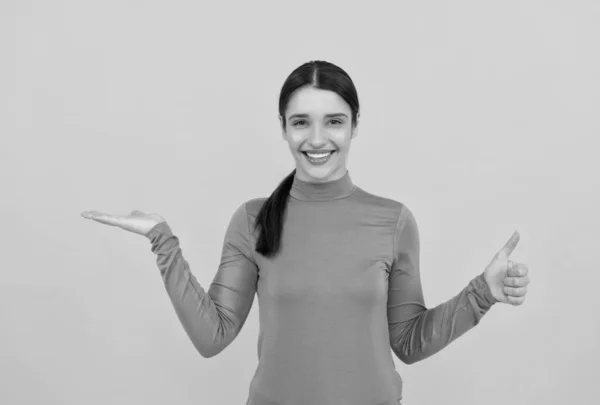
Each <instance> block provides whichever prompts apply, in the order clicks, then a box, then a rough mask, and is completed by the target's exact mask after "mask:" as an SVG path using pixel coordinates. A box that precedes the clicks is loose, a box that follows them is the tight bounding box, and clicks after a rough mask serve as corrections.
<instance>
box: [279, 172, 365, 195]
mask: <svg viewBox="0 0 600 405" xmlns="http://www.w3.org/2000/svg"><path fill="white" fill-rule="evenodd" d="M355 188H356V186H355V185H354V183H353V182H352V179H351V178H350V172H349V171H348V170H346V174H344V175H343V176H342V177H340V178H339V179H337V180H333V181H328V182H325V183H311V182H307V181H303V180H300V179H298V177H297V176H296V175H294V182H293V183H292V188H291V189H290V196H292V197H293V198H295V199H297V200H301V201H327V200H336V199H338V198H344V197H347V196H349V195H350V194H352V192H353V191H354V189H355Z"/></svg>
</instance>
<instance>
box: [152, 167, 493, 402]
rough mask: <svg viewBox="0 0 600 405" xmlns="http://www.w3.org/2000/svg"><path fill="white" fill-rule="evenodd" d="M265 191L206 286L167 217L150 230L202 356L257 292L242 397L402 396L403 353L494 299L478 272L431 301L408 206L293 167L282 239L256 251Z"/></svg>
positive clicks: (236, 224) (236, 228)
mask: <svg viewBox="0 0 600 405" xmlns="http://www.w3.org/2000/svg"><path fill="white" fill-rule="evenodd" d="M265 201H266V198H255V199H252V200H249V201H246V202H245V203H243V204H241V205H240V206H239V208H237V210H236V211H235V212H234V214H233V216H232V218H231V220H230V223H229V225H228V227H227V231H226V234H225V238H224V242H223V249H222V252H221V261H220V265H219V267H218V270H217V272H216V274H215V276H214V279H213V281H212V283H211V285H210V287H209V289H208V292H207V291H206V290H205V289H204V288H203V287H202V286H201V285H200V284H199V283H198V281H197V280H196V278H195V277H194V275H193V274H192V272H191V270H190V267H189V265H188V263H187V261H186V260H185V259H184V257H183V254H182V250H181V248H180V246H179V239H178V238H177V236H175V235H174V234H173V232H172V230H171V228H170V227H169V225H168V224H167V223H166V222H163V223H160V224H158V225H156V226H155V227H154V228H153V229H152V230H151V231H150V232H149V233H148V234H147V237H148V239H149V240H150V242H151V245H152V249H151V250H152V252H154V253H155V254H156V255H157V265H158V268H159V270H160V274H161V276H162V279H163V281H164V285H165V288H166V291H167V293H168V295H169V297H170V299H171V302H172V303H173V307H174V309H175V312H176V314H177V316H178V318H179V320H180V322H181V324H182V325H183V328H184V329H185V331H186V333H187V335H188V336H189V338H190V340H191V341H192V343H193V344H194V346H195V347H196V349H197V350H198V352H199V353H200V354H201V355H202V356H203V357H206V358H209V357H212V356H215V355H217V354H218V353H220V352H221V351H222V350H223V349H225V348H226V347H227V346H228V345H229V344H230V343H231V342H232V341H233V340H234V339H235V337H236V336H237V335H238V334H239V333H240V330H241V328H242V326H243V325H244V323H245V321H246V318H247V316H248V313H249V312H250V309H251V307H252V304H253V302H254V296H255V294H256V295H258V302H259V304H258V305H259V323H260V331H259V336H258V347H257V349H258V366H257V368H256V372H255V374H254V377H253V379H252V382H251V383H250V388H249V395H248V400H247V402H246V405H392V404H394V405H398V404H399V403H400V400H401V398H402V378H401V377H400V375H399V374H398V372H397V371H396V369H395V366H394V363H393V359H392V355H391V353H392V352H393V353H395V355H396V356H397V357H398V358H399V359H400V360H401V361H402V362H404V363H406V364H411V363H414V362H416V361H419V360H423V359H425V358H427V357H429V356H431V355H432V354H434V353H436V352H438V351H440V350H441V349H442V348H444V347H446V346H448V345H449V344H450V343H451V342H452V341H453V340H455V339H456V338H458V337H459V336H461V335H462V334H464V333H465V332H466V331H467V330H469V329H471V328H472V327H473V326H475V325H477V324H478V323H479V321H480V319H481V318H482V316H483V315H484V314H485V313H486V312H487V311H488V310H489V309H490V308H491V306H492V305H493V304H494V303H496V302H497V301H496V300H495V299H494V297H493V296H492V295H491V292H490V290H489V287H488V286H487V283H486V282H485V280H484V278H483V273H481V274H479V275H477V276H476V277H474V278H473V279H472V280H471V281H470V282H469V283H468V285H467V286H465V287H464V288H463V289H462V291H460V292H459V293H458V294H457V295H456V296H454V297H453V298H451V299H449V300H448V301H446V302H444V303H442V304H439V305H438V306H436V307H433V308H427V307H426V306H425V303H424V298H423V291H422V288H421V279H420V267H419V233H418V229H417V222H416V220H415V217H414V216H413V214H412V212H411V211H410V210H409V209H408V207H407V206H406V205H404V204H402V203H400V202H397V201H395V200H392V199H388V198H384V197H380V196H376V195H373V194H370V193H368V192H366V191H364V190H363V189H361V188H360V187H358V186H356V185H355V184H354V183H353V182H352V180H351V178H350V173H349V172H348V171H346V174H345V175H344V176H343V177H341V178H339V179H337V180H333V181H330V182H326V183H310V182H306V181H302V180H299V179H298V178H297V177H295V178H294V182H293V185H292V189H291V190H290V196H289V199H288V207H287V211H286V215H285V219H284V225H283V233H282V239H281V250H280V252H279V254H278V255H277V256H276V257H274V258H266V257H264V256H262V255H261V254H259V253H257V252H255V250H254V249H255V244H256V240H257V239H258V230H256V231H254V227H253V225H254V220H255V218H256V216H257V214H258V211H259V210H260V208H261V206H262V204H263V203H264V202H265Z"/></svg>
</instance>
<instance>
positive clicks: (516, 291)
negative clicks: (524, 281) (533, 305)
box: [504, 286, 527, 297]
mask: <svg viewBox="0 0 600 405" xmlns="http://www.w3.org/2000/svg"><path fill="white" fill-rule="evenodd" d="M504 294H506V295H509V296H513V297H522V296H524V295H525V294H527V287H506V286H504Z"/></svg>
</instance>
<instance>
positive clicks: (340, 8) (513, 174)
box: [0, 0, 600, 405]
mask: <svg viewBox="0 0 600 405" xmlns="http://www.w3.org/2000/svg"><path fill="white" fill-rule="evenodd" d="M0 11H1V14H2V19H1V21H0V30H1V35H0V43H1V46H2V53H1V55H2V56H0V57H1V58H2V63H1V64H0V80H1V82H2V89H3V90H2V91H1V94H0V102H1V106H0V114H2V115H1V117H0V118H1V119H0V125H1V128H0V130H1V138H0V139H1V145H0V146H1V147H0V154H1V155H0V157H1V159H0V169H1V176H2V198H1V202H0V204H1V205H2V209H1V211H0V212H1V215H2V225H3V232H2V233H1V236H0V242H1V246H2V248H1V252H2V277H1V280H0V283H1V290H0V317H1V319H0V321H1V333H0V356H1V358H2V359H1V361H0V378H1V381H2V383H1V384H0V403H2V404H7V405H8V404H10V405H12V404H37V403H44V404H61V405H64V404H90V405H92V404H142V403H143V404H148V405H149V404H164V403H172V404H179V405H184V404H190V405H192V404H240V405H241V404H244V403H245V401H246V398H247V395H248V388H249V384H250V380H251V378H252V376H253V374H254V371H255V369H256V366H257V347H256V342H257V338H258V300H257V299H255V301H254V306H253V308H252V311H251V313H250V316H249V318H248V320H247V322H246V325H245V326H244V328H243V330H242V332H241V333H240V335H239V336H238V337H237V338H236V340H235V341H234V342H233V343H232V344H231V345H230V346H229V347H228V348H227V349H226V350H225V351H224V352H222V353H221V354H219V355H218V356H217V357H215V358H212V359H204V358H202V357H201V356H200V355H199V354H198V353H197V352H196V351H195V349H194V347H193V345H192V344H191V342H190V341H189V339H188V337H187V335H186V334H185V332H184V330H183V328H182V327H181V325H180V323H179V321H178V319H177V317H176V314H175V312H174V310H173V308H172V305H171V302H170V300H169V298H168V296H167V294H166V292H165V289H164V285H163V283H162V280H161V278H160V275H159V272H158V268H157V266H156V262H155V260H156V257H155V256H154V255H153V254H152V252H151V251H150V243H149V241H148V240H146V239H144V238H143V237H141V236H139V235H135V234H132V233H128V232H126V231H123V230H121V229H118V228H113V227H110V226H107V225H102V224H99V223H96V222H93V221H89V220H86V219H83V218H82V217H80V213H81V212H82V211H84V210H92V209H95V210H100V211H105V212H108V213H112V214H126V213H128V212H130V211H131V210H133V209H138V210H142V211H145V212H157V213H160V214H161V215H163V216H164V217H165V218H166V219H167V221H168V222H169V224H170V225H171V227H172V229H173V230H174V232H175V234H176V235H177V236H178V237H179V238H180V240H181V247H182V249H183V253H184V257H185V258H186V259H187V260H188V262H189V263H190V266H191V269H192V272H193V273H194V274H195V276H196V277H197V279H198V281H199V282H200V283H201V284H202V285H203V286H204V287H205V288H208V287H209V285H210V282H211V281H212V278H213V276H214V274H215V272H216V270H217V267H218V264H219V260H220V252H221V246H222V242H223V237H224V234H225V230H226V226H227V224H228V222H229V220H230V218H231V216H232V214H233V212H234V210H235V209H236V208H237V207H238V206H239V205H240V204H241V203H242V202H244V201H247V200H249V199H251V198H257V197H266V196H268V195H269V194H270V193H271V192H272V191H273V190H274V188H275V187H276V186H277V184H278V183H279V181H280V180H281V179H283V177H284V176H286V175H287V174H288V173H289V172H290V171H291V170H292V169H293V168H294V166H293V165H294V161H293V159H292V156H291V155H290V151H289V149H288V146H287V143H285V141H284V140H283V139H282V138H281V134H280V131H279V127H278V120H277V115H278V111H277V101H278V96H279V90H280V88H281V85H282V84H283V82H284V80H285V78H286V77H287V75H288V74H289V73H290V72H291V71H292V70H293V69H294V68H296V67H297V66H299V65H301V64H302V63H304V62H307V61H309V60H313V59H323V60H327V61H330V62H333V63H335V64H337V65H339V66H341V67H342V68H344V69H345V70H346V71H347V72H348V73H349V74H350V75H351V77H352V78H353V80H354V82H355V84H356V87H357V89H358V94H359V98H360V102H361V106H362V109H361V123H360V127H359V136H358V137H357V138H356V139H355V140H354V141H353V144H352V149H351V151H350V158H349V161H348V164H349V166H348V168H349V170H350V174H351V176H352V179H353V181H354V182H355V184H357V185H359V186H360V187H362V188H363V189H365V190H367V191H369V192H371V193H374V194H377V195H381V196H384V197H387V198H393V199H395V200H397V201H401V202H402V203H404V204H406V205H407V206H408V207H409V208H410V209H411V210H412V211H413V213H414V214H415V217H416V219H417V222H418V225H419V230H420V235H421V272H422V283H423V288H424V293H425V299H426V303H427V305H428V306H429V307H433V306H435V305H437V304H439V303H441V302H443V301H446V300H447V299H450V298H451V297H452V296H454V295H455V294H457V293H458V292H459V291H460V290H461V289H462V288H463V287H464V286H466V284H467V283H468V282H469V280H471V279H472V278H473V277H474V276H476V275H477V274H479V273H480V272H481V271H483V269H484V268H485V266H486V265H487V264H488V263H489V261H490V260H491V259H492V257H493V255H494V254H496V253H497V252H498V250H500V249H501V248H502V246H503V245H504V244H505V243H506V241H507V240H508V239H509V238H510V236H511V235H512V233H513V231H514V230H518V231H519V232H520V234H521V241H520V243H519V245H518V246H517V248H516V250H515V251H514V253H513V255H512V256H511V258H512V259H514V260H516V261H518V262H522V263H525V264H526V265H527V266H529V268H530V275H531V280H532V282H531V285H530V289H529V293H528V296H527V300H526V302H525V304H524V305H523V306H520V307H512V306H509V305H505V304H497V305H496V306H494V307H493V308H492V310H491V311H490V312H489V313H488V314H487V315H486V316H485V317H484V318H483V319H482V321H481V323H480V324H479V325H478V326H476V327H475V328H474V329H472V330H470V331H469V332H467V333H466V334H465V335H464V336H462V337H461V338H459V339H458V340H456V341H455V342H454V343H452V344H451V345H450V346H448V347H447V348H445V349H444V350H443V351H441V352H440V353H438V354H436V355H434V356H433V357H431V358H429V359H426V360H424V361H422V362H419V363H416V364H414V365H411V366H407V365H405V364H403V363H402V362H400V361H399V360H398V359H397V358H395V357H394V361H395V363H396V365H397V368H398V371H399V373H400V375H401V376H402V378H403V379H404V383H405V385H404V400H403V404H406V405H427V404H432V405H433V404H440V403H444V404H458V403H460V404H481V403H486V404H488V405H494V404H514V405H517V404H523V405H525V404H566V403H577V404H591V403H597V401H598V398H599V395H600V389H599V384H598V382H597V379H598V375H599V374H598V368H597V367H598V365H599V360H600V356H599V354H600V353H599V352H600V351H599V349H598V336H599V332H600V328H599V322H598V318H599V317H598V314H597V310H598V305H597V294H598V293H597V291H598V283H599V281H600V279H599V277H598V263H599V259H600V256H599V254H598V241H599V237H598V229H599V226H600V219H599V215H598V211H597V210H598V205H599V204H600V187H599V186H600V184H599V182H600V181H599V176H598V173H599V172H600V163H599V162H598V150H599V146H600V145H599V144H600V142H599V141H598V139H599V132H600V131H599V129H600V124H599V122H600V121H599V120H598V111H599V108H600V74H599V72H600V58H599V52H598V50H599V49H600V46H599V45H598V42H599V39H600V28H598V21H600V5H599V3H598V2H595V1H591V0H590V1H568V2H567V1H562V2H560V1H541V0H539V1H533V0H519V1H514V0H510V1H503V2H481V1H475V0H470V1H459V2H450V1H448V2H446V1H426V2H392V1H390V2H377V1H369V2H354V3H353V2H342V1H338V2H327V1H325V2H323V1H318V2H311V1H302V2H294V3H291V2H290V3H286V2H276V1H271V2H260V1H252V2H242V1H238V2H223V3H218V2H202V1H181V0H173V1H148V0H146V1H141V0H140V1H123V0H119V1H115V0H110V1H107V0H105V1H102V2H81V1H75V0H70V1H66V0H63V1H42V0H36V1H28V2H21V1H19V2H18V1H16V0H13V1H6V0H5V1H2V3H1V4H0ZM334 321H335V320H332V322H334Z"/></svg>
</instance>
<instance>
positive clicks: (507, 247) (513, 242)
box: [500, 231, 521, 257]
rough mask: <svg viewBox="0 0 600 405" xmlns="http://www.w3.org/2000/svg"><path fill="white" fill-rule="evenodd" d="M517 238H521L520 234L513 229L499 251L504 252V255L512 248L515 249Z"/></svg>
mask: <svg viewBox="0 0 600 405" xmlns="http://www.w3.org/2000/svg"><path fill="white" fill-rule="evenodd" d="M519 239H521V236H520V235H519V232H517V231H515V232H514V233H513V234H512V236H511V237H510V239H509V240H508V242H506V245H504V247H503V248H502V250H501V251H500V253H504V254H505V255H506V257H508V256H510V254H511V253H512V252H513V250H515V248H516V247H517V243H519Z"/></svg>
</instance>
